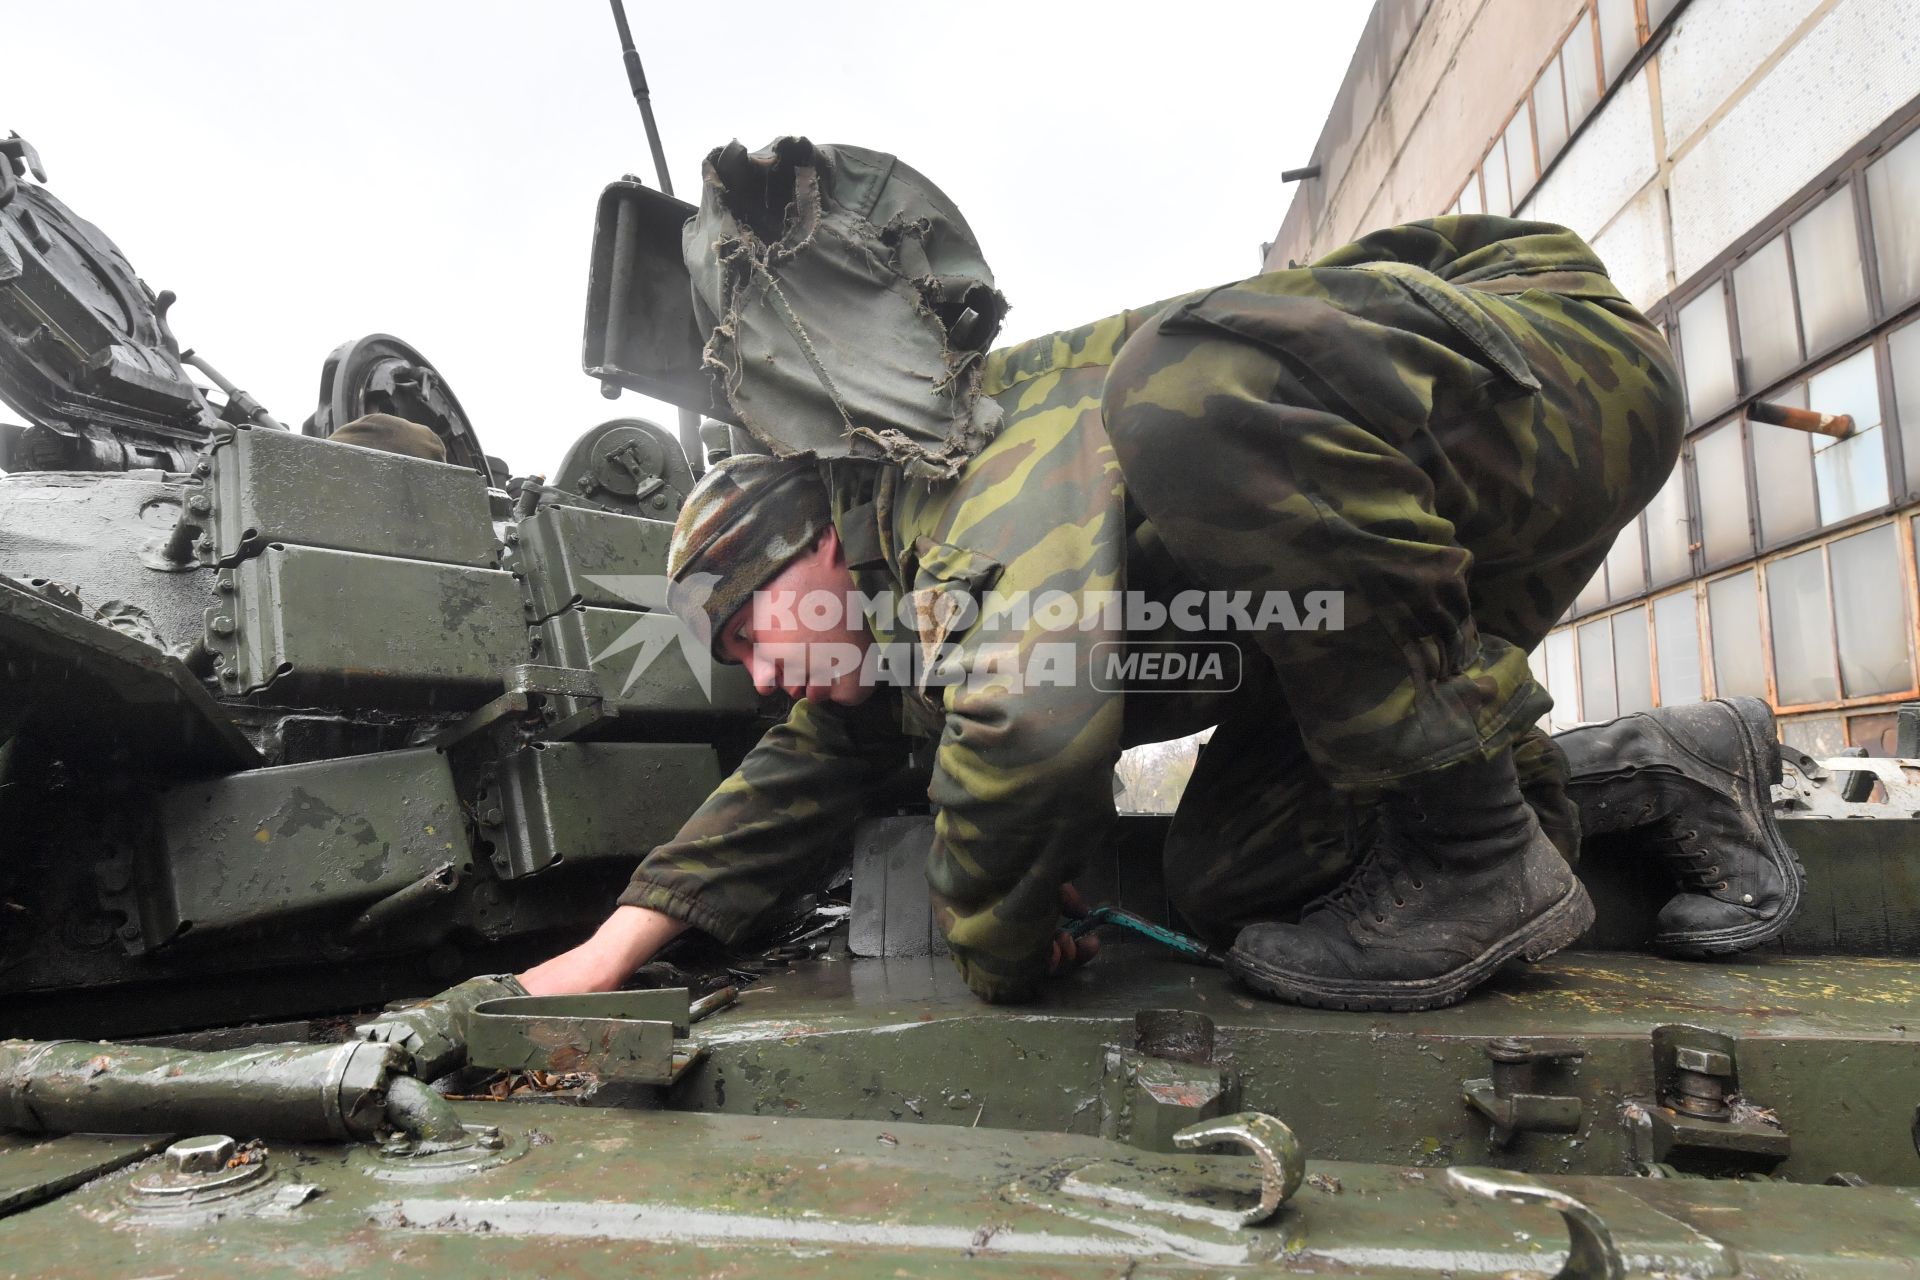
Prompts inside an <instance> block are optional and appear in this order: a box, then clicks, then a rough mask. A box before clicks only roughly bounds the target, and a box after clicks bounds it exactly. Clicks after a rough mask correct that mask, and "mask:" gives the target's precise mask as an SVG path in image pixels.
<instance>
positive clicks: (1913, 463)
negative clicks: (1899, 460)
mask: <svg viewBox="0 0 1920 1280" xmlns="http://www.w3.org/2000/svg"><path fill="white" fill-rule="evenodd" d="M1887 354H1888V355H1889V356H1890V357H1892V359H1893V403H1894V411H1895V412H1896V413H1898V414H1899V415H1900V445H1901V448H1902V449H1904V450H1905V451H1906V455H1907V490H1908V492H1910V493H1911V492H1920V324H1910V325H1908V326H1907V327H1906V328H1904V329H1896V330H1894V332H1893V333H1891V334H1889V335H1888V337H1887Z"/></svg>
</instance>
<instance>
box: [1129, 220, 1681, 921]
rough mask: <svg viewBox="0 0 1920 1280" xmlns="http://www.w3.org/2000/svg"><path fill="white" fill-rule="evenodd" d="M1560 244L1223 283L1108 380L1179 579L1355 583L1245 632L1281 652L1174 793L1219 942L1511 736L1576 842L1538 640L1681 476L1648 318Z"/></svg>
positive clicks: (1538, 796)
mask: <svg viewBox="0 0 1920 1280" xmlns="http://www.w3.org/2000/svg"><path fill="white" fill-rule="evenodd" d="M1553 230H1557V229H1553ZM1561 235H1562V236H1563V237H1564V239H1565V240H1566V241H1567V242H1569V243H1570V244H1571V245H1573V246H1575V247H1577V249H1578V251H1579V257H1580V258H1582V259H1584V264H1585V266H1586V269H1578V270H1564V269H1563V270H1557V271H1555V270H1541V269H1539V268H1538V267H1534V268H1531V269H1530V270H1529V272H1528V273H1527V274H1506V275H1503V274H1499V273H1497V272H1493V273H1488V272H1485V271H1483V272H1481V273H1480V275H1479V277H1478V278H1477V279H1476V280H1475V281H1474V282H1473V283H1471V284H1468V285H1466V286H1459V285H1456V284H1454V283H1451V282H1449V280H1447V279H1445V278H1443V276H1442V275H1439V274H1435V273H1434V272H1433V271H1429V270H1426V269H1423V268H1421V267H1416V266H1410V265H1408V264H1405V263H1402V262H1391V263H1385V264H1380V263H1360V264H1356V265H1353V266H1328V265H1326V264H1325V263H1321V264H1316V265H1315V266H1313V267H1308V268H1301V269H1296V270H1290V271H1282V272H1275V273H1272V274H1269V275H1264V276H1259V277H1256V278H1254V279H1251V280H1247V281H1244V282H1242V283H1239V284H1235V285H1229V286H1225V287H1223V288H1219V289H1215V290H1212V291H1209V292H1207V293H1204V294H1200V295H1196V296H1195V297H1193V298H1191V299H1188V300H1187V301H1185V302H1182V303H1180V304H1177V305H1175V306H1174V307H1172V308H1170V309H1169V310H1167V311H1166V312H1163V313H1162V314H1161V315H1160V316H1158V317H1157V318H1156V319H1155V320H1154V321H1153V322H1151V323H1150V324H1149V325H1147V326H1146V327H1145V328H1144V329H1142V330H1141V331H1140V332H1139V333H1138V334H1136V335H1135V336H1134V337H1133V338H1132V339H1131V340H1130V341H1129V342H1128V344H1127V345H1126V347H1124V348H1123V349H1122V351H1121V352H1120V355H1119V357H1118V360H1117V361H1116V363H1115V365H1114V367H1113V369H1112V371H1111V373H1110V374H1109V376H1108V380H1107V384H1106V390H1105V394H1104V398H1103V411H1104V416H1105V420H1106V426H1107V430H1108V433H1109V435H1110V437H1111V439H1112V442H1113V447H1114V450H1115V454H1116V456H1117V458H1118V459H1119V462H1120V467H1121V471H1122V473H1123V474H1124V475H1125V477H1126V483H1127V487H1128V493H1129V495H1130V497H1131V498H1132V500H1133V501H1134V502H1135V503H1136V504H1137V505H1138V507H1139V509H1140V510H1141V511H1142V513H1143V514H1144V515H1145V516H1146V518H1147V519H1148V520H1150V521H1151V522H1152V523H1153V525H1154V527H1155V529H1156V531H1157V532H1158V534H1159V536H1160V538H1161V539H1162V541H1163V542H1164V543H1165V544H1166V546H1167V548H1168V550H1169V552H1170V553H1171V555H1172V556H1173V558H1174V560H1175V561H1176V562H1177V563H1178V564H1179V566H1180V568H1181V570H1182V571H1183V573H1184V575H1185V576H1187V577H1189V578H1190V579H1191V580H1192V581H1193V582H1195V583H1197V584H1198V585H1199V586H1201V587H1203V588H1206V589H1209V590H1217V591H1252V592H1254V593H1256V598H1258V593H1261V592H1267V591H1283V592H1288V593H1290V594H1292V595H1293V596H1295V597H1296V598H1298V597H1300V596H1302V595H1303V594H1304V593H1306V592H1311V591H1325V590H1332V591H1338V592H1340V593H1342V598H1343V602H1344V619H1343V621H1344V626H1343V627H1341V628H1340V629H1337V630H1334V629H1327V630H1268V631H1262V632H1260V633H1258V634H1257V635H1255V636H1254V637H1252V638H1253V640H1254V642H1255V644H1256V645H1257V647H1258V652H1259V654H1261V655H1263V656H1264V658H1265V659H1266V663H1267V666H1268V668H1269V669H1268V670H1265V671H1261V672H1254V673H1250V678H1249V680H1248V682H1247V685H1246V687H1245V689H1244V691H1243V692H1244V695H1245V696H1244V697H1243V698H1241V699H1239V700H1238V702H1237V706H1236V708H1235V710H1234V711H1233V712H1232V714H1230V715H1229V716H1228V717H1227V718H1226V719H1224V721H1223V722H1222V723H1221V724H1220V725H1219V726H1218V727H1217V728H1216V730H1215V732H1214V736H1213V738H1212V741H1211V742H1210V743H1209V744H1208V745H1207V747H1206V749H1205V750H1204V752H1203V753H1202V755H1201V757H1200V761H1199V764H1198V766H1197V768H1196V771H1195V773H1194V776H1193V779H1192V781H1191V782H1190V783H1189V785H1188V788H1187V791H1186V793H1185V795H1184V797H1183V799H1182V801H1181V803H1180V806H1179V811H1178V814H1177V815H1176V817H1175V819H1174V824H1173V829H1172V832H1171V834H1170V837H1169V841H1168V847H1167V853H1166V859H1167V883H1168V889H1169V892H1170V894H1171V896H1172V898H1173V901H1174V903H1175V905H1176V906H1178V907H1179V908H1180V909H1181V911H1182V913H1183V914H1184V915H1185V916H1186V917H1187V919H1188V922H1189V923H1190V924H1191V925H1193V926H1194V927H1195V928H1197V929H1200V930H1201V931H1203V932H1205V933H1207V934H1209V935H1210V936H1213V937H1214V938H1216V939H1225V938H1230V937H1231V936H1232V934H1233V932H1234V931H1235V930H1236V929H1237V928H1238V927H1239V926H1240V925H1242V924H1245V923H1248V922H1250V921H1253V920H1260V919H1269V920H1270V919H1274V918H1275V917H1276V916H1277V915H1280V914H1284V913H1285V912H1286V911H1288V910H1289V909H1291V908H1293V907H1297V906H1298V905H1299V904H1300V903H1302V902H1303V901H1305V900H1306V899H1308V898H1310V897H1312V896H1313V895H1315V894H1317V893H1318V892H1321V891H1323V890H1324V889H1326V888H1327V887H1329V886H1330V885H1331V884H1332V883H1333V882H1335V881H1337V880H1338V879H1339V878H1341V876H1343V875H1344V874H1345V871H1346V869H1347V868H1348V866H1349V865H1350V862H1351V857H1352V851H1354V850H1355V849H1357V848H1359V847H1362V842H1363V841H1364V840H1365V839H1366V836H1367V830H1366V828H1367V825H1368V823H1369V821H1370V813H1371V809H1370V807H1369V805H1368V796H1369V795H1370V794H1374V793H1377V790H1378V789H1379V788H1381V787H1386V786H1391V785H1392V784H1393V783H1394V782H1396V781H1397V780H1399V779H1403V778H1406V777H1408V776H1410V775H1413V774H1417V773H1421V772H1424V771H1429V770H1433V769H1437V768H1441V767H1444V766H1445V765H1448V764H1451V763H1456V762H1459V761H1463V760H1466V759H1470V758H1475V757H1485V756H1489V755H1492V754H1494V753H1496V752H1498V751H1500V750H1503V749H1505V748H1507V747H1509V746H1513V747H1514V748H1515V750H1516V760H1517V762H1518V764H1519V766H1520V769H1521V774H1522V783H1523V786H1524V787H1525V788H1526V790H1527V793H1528V796H1529V799H1530V800H1532V801H1533V803H1534V806H1535V808H1536V810H1537V811H1539V812H1540V814H1541V816H1542V818H1543V822H1544V824H1545V825H1546V826H1547V827H1548V829H1549V832H1550V834H1553V835H1555V837H1556V842H1557V843H1559V844H1561V847H1562V848H1563V849H1564V850H1565V851H1566V852H1567V853H1568V855H1569V857H1570V858H1571V857H1572V856H1574V855H1575V853H1576V852H1577V840H1578V820H1577V817H1576V816H1574V815H1573V813H1572V807H1571V805H1570V803H1569V801H1568V799H1567V796H1566V792H1565V776H1566V766H1565V761H1564V758H1563V757H1561V756H1560V753H1559V751H1558V749H1557V748H1555V747H1553V745H1552V743H1551V740H1550V739H1549V738H1547V736H1546V735H1545V734H1543V733H1541V732H1540V731H1539V730H1538V729H1537V728H1534V727H1532V726H1534V724H1535V722H1536V721H1537V720H1538V719H1539V718H1540V717H1541V716H1542V715H1544V714H1545V712H1546V711H1547V709H1548V708H1549V707H1550V705H1551V701H1550V699H1549V698H1548V697H1547V694H1546V691H1545V690H1544V689H1543V688H1541V687H1540V685H1539V684H1538V683H1537V682H1536V681H1535V680H1534V679H1533V676H1532V673H1531V671H1530V669H1529V667H1528V664H1527V653H1528V652H1529V651H1530V650H1531V649H1533V648H1534V647H1535V646H1536V645H1538V644H1539V643H1540V642H1541V640H1542V639H1543V638H1544V637H1545V636H1546V634H1547V631H1548V629H1549V628H1551V627H1552V626H1553V625H1554V623H1555V622H1556V621H1557V620H1558V619H1559V618H1560V617H1561V616H1562V615H1563V614H1564V613H1565V611H1566V610H1567V608H1568V607H1569V606H1570V605H1571V604H1572V602H1573V599H1574V597H1575V595H1576V594H1577V593H1578V592H1579V590H1580V589H1581V588H1582V587H1583V586H1584V585H1585V584H1586V582H1587V580H1588V579H1589V578H1590V577H1591V576H1592V575H1593V573H1594V571H1595V570H1596V568H1598V566H1599V565H1600V563H1601V561H1602V560H1603V559H1604V558H1605V556H1606V554H1607V552H1608V550H1609V549H1610V547H1611V545H1612V543H1613V540H1614V537H1615V535H1616V534H1617V533H1618V531H1619V530H1620V529H1621V528H1622V527H1623V526H1624V525H1625V524H1626V523H1627V522H1629V521H1630V520H1631V519H1632V518H1633V517H1634V515H1635V514H1636V513H1637V512H1638V511H1639V510H1640V509H1641V508H1642V507H1643V506H1645V505H1646V503H1647V502H1648V501H1649V500H1650V499H1651V498H1652V497H1653V495H1654V493H1655V492H1657V491H1658V489H1659V488H1660V486H1661V484H1662V483H1663V482H1664V481H1665V479H1666V477H1667V475H1668V473H1669V472H1670V471H1671V470H1672V467H1673V464H1674V461H1675V459H1676V457H1677V455H1678V451H1679V447H1680V440H1681V435H1682V430H1683V413H1682V402H1681V393H1680V390H1679V384H1678V380H1677V377H1676V375H1675V372H1674V368H1673V365H1672V362H1671V357H1670V355H1669V353H1668V351H1667V348H1666V345H1665V343H1664V342H1663V341H1662V339H1661V337H1660V335H1659V333H1658V331H1657V330H1655V329H1654V328H1653V327H1652V326H1651V325H1649V324H1648V322H1647V321H1646V320H1645V319H1644V318H1643V317H1641V316H1640V314H1639V313H1638V312H1637V311H1635V310H1634V309H1633V308H1632V307H1631V306H1630V305H1629V304H1627V303H1626V302H1625V301H1623V300H1622V299H1620V297H1619V295H1618V294H1617V293H1616V292H1615V291H1614V290H1613V288H1612V286H1611V285H1610V284H1609V283H1608V282H1607V280H1606V278H1605V276H1604V275H1603V274H1601V273H1600V271H1599V267H1598V263H1597V262H1594V261H1593V260H1592V259H1591V255H1590V251H1587V250H1586V249H1585V246H1584V245H1580V244H1579V242H1578V241H1577V240H1575V239H1574V238H1573V237H1572V236H1571V235H1570V234H1567V233H1561ZM1548 265H1549V266H1551V265H1552V264H1548Z"/></svg>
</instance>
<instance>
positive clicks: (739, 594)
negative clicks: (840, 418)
mask: <svg viewBox="0 0 1920 1280" xmlns="http://www.w3.org/2000/svg"><path fill="white" fill-rule="evenodd" d="M829 523H831V516H830V515H829V512H828V508H827V491H826V488H825V486H823V485H822V484H821V483H820V473H819V471H818V469H816V468H815V467H814V465H813V464H812V463H810V462H799V461H788V460H785V459H781V458H771V457H768V456H767V455H766V454H761V453H740V454H735V455H734V456H732V457H730V458H724V459H722V460H721V461H719V462H717V463H715V464H714V466H713V468H712V469H711V470H710V471H708V472H707V474H705V475H704V476H701V477H700V482H699V483H698V484H696V485H694V486H693V492H692V493H689V494H688V495H687V501H686V505H685V506H683V507H681V508H680V515H679V517H678V518H677V519H676V520H675V521H674V522H673V540H672V541H671V542H670V543H669V544H668V546H667V577H668V578H669V579H670V581H669V582H668V584H667V607H668V608H669V609H671V610H673V612H674V614H675V616H677V617H678V618H679V619H680V621H681V622H683V623H684V624H686V626H687V627H689V628H690V629H691V630H692V631H693V634H694V636H695V637H696V638H698V639H699V640H700V641H701V642H703V643H704V644H706V645H707V647H708V648H709V649H711V650H712V652H713V656H714V658H715V660H717V661H719V662H730V661H731V659H729V658H727V657H725V656H724V655H722V654H721V652H720V637H721V628H722V627H724V626H725V625H726V623H727V620H728V619H729V618H731V617H733V615H734V613H735V612H736V611H737V610H738V609H739V608H740V607H741V606H742V605H744V604H746V603H747V601H748V600H749V599H751V598H752V596H753V593H754V592H756V591H758V590H759V589H760V588H761V587H763V586H765V585H766V584H767V583H768V582H770V581H771V580H772V579H773V577H774V575H776V574H778V573H779V572H780V571H781V570H782V569H784V568H786V567H787V566H788V565H789V564H791V563H793V561H794V559H795V557H797V556H799V555H800V554H801V553H802V552H804V551H806V550H807V548H809V547H811V546H812V545H813V541H814V539H815V538H817V537H819V536H820V533H821V531H822V530H824V529H825V528H826V527H827V525H828V524H829Z"/></svg>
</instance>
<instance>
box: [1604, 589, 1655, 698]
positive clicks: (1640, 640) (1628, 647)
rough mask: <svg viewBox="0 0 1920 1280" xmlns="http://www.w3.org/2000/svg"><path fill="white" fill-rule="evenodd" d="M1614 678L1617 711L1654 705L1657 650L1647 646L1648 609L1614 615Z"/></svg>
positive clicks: (1631, 610) (1632, 610) (1629, 610)
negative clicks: (1654, 661)
mask: <svg viewBox="0 0 1920 1280" xmlns="http://www.w3.org/2000/svg"><path fill="white" fill-rule="evenodd" d="M1613 682H1614V694H1615V701H1616V702H1617V703H1618V704H1619V707H1618V710H1617V711H1616V713H1615V714H1617V715H1623V716H1624V715H1628V714H1630V713H1632V712H1635V711H1648V710H1651V709H1652V707H1653V653H1652V650H1651V649H1649V648H1648V646H1647V611H1646V610H1645V609H1628V610H1627V611H1626V612H1625V613H1616V614H1614V615H1613Z"/></svg>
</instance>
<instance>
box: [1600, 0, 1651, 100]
mask: <svg viewBox="0 0 1920 1280" xmlns="http://www.w3.org/2000/svg"><path fill="white" fill-rule="evenodd" d="M1596 9H1597V12H1598V15H1599V18H1600V48H1601V52H1602V54H1603V55H1604V57H1605V59H1606V67H1607V83H1608V84H1612V83H1613V82H1614V81H1615V80H1618V79H1619V78H1620V73H1621V72H1623V71H1625V70H1626V69H1627V64H1628V63H1629V62H1631V61H1633V55H1634V54H1636V53H1638V52H1639V51H1640V16H1639V15H1638V14H1636V13H1635V12H1634V3H1633V0H1600V3H1599V4H1598V5H1597V6H1596Z"/></svg>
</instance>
